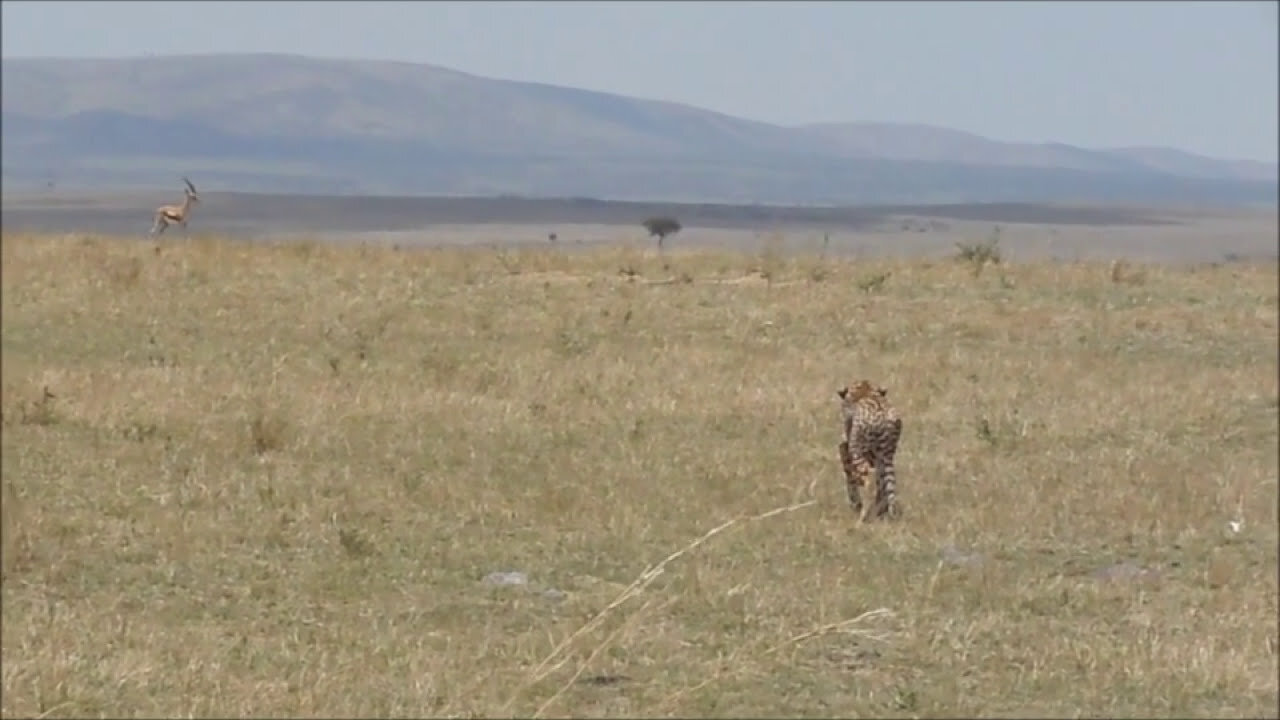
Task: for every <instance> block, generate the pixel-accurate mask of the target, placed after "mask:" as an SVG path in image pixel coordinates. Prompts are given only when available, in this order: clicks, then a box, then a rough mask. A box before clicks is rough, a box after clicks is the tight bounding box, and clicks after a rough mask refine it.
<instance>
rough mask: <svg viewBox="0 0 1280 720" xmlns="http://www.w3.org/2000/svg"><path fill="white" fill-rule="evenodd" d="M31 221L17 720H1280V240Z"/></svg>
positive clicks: (7, 422)
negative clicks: (188, 233)
mask: <svg viewBox="0 0 1280 720" xmlns="http://www.w3.org/2000/svg"><path fill="white" fill-rule="evenodd" d="M1152 232H1158V230H1152ZM0 248H2V252H3V255H2V258H0V259H2V261H3V276H2V282H0V291H2V302H3V307H2V310H3V315H2V319H3V335H2V338H3V364H2V370H3V407H2V410H3V448H2V455H0V458H2V460H3V481H4V493H3V511H4V512H3V518H4V525H3V530H4V546H3V565H4V567H3V569H4V578H3V638H2V644H3V645H2V650H3V664H2V671H3V700H2V709H3V714H4V716H5V717H33V716H42V717H70V716H111V717H144V716H147V717H156V716H170V717H178V716H202V717H231V716H255V717H278V716H325V717H388V716H400V717H405V716H416V717H423V716H466V717H492V716H523V717H540V716H579V717H580V716H596V717H601V716H614V717H618V716H632V717H635V716H683V717H773V716H793V717H833V716H841V717H921V716H970V717H972V716H1015V715H1016V716H1021V717H1029V716H1035V717H1051V716H1052V717H1079V716H1105V717H1126V716H1146V717H1151V716H1178V717H1193V716H1195V717H1228V716H1233V717H1245V716H1251V717H1276V715H1277V712H1278V709H1277V644H1278V639H1277V612H1278V609H1277V574H1276V573H1277V570H1276V568H1277V542H1278V538H1277V474H1278V467H1277V457H1278V455H1280V447H1278V443H1277V434H1278V430H1277V412H1278V409H1277V391H1278V389H1277V381H1278V375H1280V367H1278V365H1277V317H1278V314H1280V307H1278V300H1277V283H1278V282H1280V278H1278V276H1277V264H1276V262H1275V261H1274V260H1271V261H1266V262H1219V263H1200V264H1182V265H1157V264H1138V263H1124V262H1088V261H1048V260H1044V261H1030V262H1008V261H1005V262H1000V257H999V249H998V247H995V246H991V245H983V244H981V243H978V242H977V241H975V243H974V244H972V245H968V246H965V247H960V248H957V249H956V252H955V256H954V257H933V258H928V259H922V258H907V257H898V258H872V259H858V258H851V257H847V256H844V257H824V256H822V255H820V254H818V253H780V252H773V251H770V250H769V248H768V247H765V248H764V249H763V250H761V251H759V252H756V251H752V252H732V251H729V250H722V249H719V250H718V249H698V250H689V249H685V250H680V249H678V248H677V249H669V250H667V251H666V252H665V253H663V254H659V253H658V252H656V251H655V250H653V249H652V248H641V247H639V246H621V247H591V248H585V249H580V250H576V251H574V252H565V251H562V250H561V249H558V248H556V247H553V246H550V245H548V246H545V247H523V248H517V249H502V248H484V247H448V248H426V249H413V250H405V249H397V248H393V247H368V246H364V247H361V246H354V245H339V244H326V243H320V242H308V241H305V240H298V241H290V242H287V243H278V244H274V245H264V244H253V243H249V242H243V241H238V240H235V239H233V238H227V237H217V236H202V235H199V234H198V233H197V234H195V235H193V237H192V238H191V239H189V240H186V239H182V238H181V237H180V236H178V237H173V238H169V237H166V238H165V239H164V240H163V241H162V242H160V243H158V244H157V243H154V242H147V241H142V240H139V239H138V238H136V237H135V238H119V237H107V236H87V235H74V234H73V235H39V234H23V233H15V232H6V233H4V235H3V237H2V238H0ZM861 378H867V379H869V380H871V381H872V382H875V383H878V384H880V385H883V386H885V387H886V388H888V391H889V395H888V397H889V398H890V399H891V400H892V401H893V402H894V403H895V404H896V405H897V407H898V408H899V409H900V412H901V413H902V415H903V417H904V424H905V429H904V434H903V438H902V443H901V446H900V449H899V454H898V476H899V482H900V491H901V498H902V502H903V510H904V513H903V516H902V518H901V519H900V520H898V521H890V522H876V521H872V522H868V523H859V522H857V521H856V519H855V517H854V516H853V514H852V512H851V510H850V509H849V507H848V505H847V503H846V501H845V499H844V491H843V487H842V484H843V478H842V474H841V473H840V470H839V465H838V461H837V451H836V445H837V443H838V441H839V429H840V428H839V410H838V401H837V398H836V395H835V393H836V390H837V389H838V388H839V387H841V386H842V385H844V384H846V383H850V382H852V381H853V380H856V379H861Z"/></svg>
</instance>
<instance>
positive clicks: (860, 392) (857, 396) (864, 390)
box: [836, 380, 889, 402]
mask: <svg viewBox="0 0 1280 720" xmlns="http://www.w3.org/2000/svg"><path fill="white" fill-rule="evenodd" d="M888 394H889V391H888V390H887V389H885V388H883V387H878V386H875V385H872V384H871V383H869V382H867V381H866V380H859V381H858V382H856V383H854V384H853V385H846V386H845V387H842V388H840V389H839V390H837V391H836V395H838V396H840V399H841V400H844V401H846V402H857V401H858V400H861V399H862V398H866V397H871V396H873V395H879V396H880V397H885V396H886V395H888Z"/></svg>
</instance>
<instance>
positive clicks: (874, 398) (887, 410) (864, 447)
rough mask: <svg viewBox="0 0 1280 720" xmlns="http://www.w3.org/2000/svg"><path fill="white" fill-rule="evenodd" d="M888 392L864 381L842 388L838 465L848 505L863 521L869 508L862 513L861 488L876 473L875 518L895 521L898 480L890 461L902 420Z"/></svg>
mask: <svg viewBox="0 0 1280 720" xmlns="http://www.w3.org/2000/svg"><path fill="white" fill-rule="evenodd" d="M888 394H889V391H888V390H886V389H884V388H882V387H877V386H874V385H872V384H871V383H869V382H867V381H866V380H860V381H858V382H857V383H855V384H853V385H851V386H846V387H844V388H841V389H840V390H838V391H837V392H836V395H838V396H839V397H840V400H841V403H840V404H841V414H842V415H843V417H844V436H843V439H842V440H841V442H840V464H841V466H842V467H843V468H844V476H845V489H846V490H847V491H848V493H849V504H850V505H852V506H853V510H854V512H856V513H858V514H859V516H860V517H861V519H862V520H864V521H865V520H867V518H868V516H869V514H870V511H871V508H868V509H867V510H865V511H864V510H863V506H862V492H861V490H862V486H863V485H866V483H867V478H869V477H870V476H871V471H872V469H873V468H874V469H875V471H876V476H877V477H876V498H875V506H874V510H875V514H876V517H877V518H883V517H886V516H887V517H889V518H897V517H899V516H900V514H901V508H900V507H899V505H898V479H897V472H896V470H895V469H894V465H893V459H894V455H895V454H896V453H897V451H898V439H899V438H900V437H901V436H902V418H900V417H899V416H898V411H897V410H895V409H894V407H893V405H892V404H891V403H890V402H889V400H888Z"/></svg>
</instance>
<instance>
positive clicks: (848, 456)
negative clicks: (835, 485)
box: [840, 441, 865, 517]
mask: <svg viewBox="0 0 1280 720" xmlns="http://www.w3.org/2000/svg"><path fill="white" fill-rule="evenodd" d="M840 466H841V467H842V468H843V469H844V487H845V492H846V493H847V494H848V495H849V505H850V506H852V507H853V511H854V512H855V513H858V515H859V516H861V517H865V513H864V512H863V507H862V491H861V488H860V483H859V482H858V481H859V479H860V478H859V476H858V469H857V465H856V464H855V463H854V461H853V453H851V452H849V443H848V441H844V442H841V443H840Z"/></svg>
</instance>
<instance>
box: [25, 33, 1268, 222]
mask: <svg viewBox="0 0 1280 720" xmlns="http://www.w3.org/2000/svg"><path fill="white" fill-rule="evenodd" d="M2 72H3V78H2V79H3V86H2V87H3V108H2V110H3V116H2V118H0V123H2V124H0V131H2V132H3V142H4V150H5V152H4V178H5V181H6V184H10V183H12V184H17V185H22V184H27V185H33V184H42V183H44V182H59V183H66V184H79V185H88V184H114V185H122V186H128V185H157V184H162V185H172V184H173V180H174V177H175V175H179V174H190V175H193V176H199V178H200V182H202V187H209V188H217V187H223V188H226V189H237V190H269V191H273V192H320V193H325V192H339V193H365V194H378V193H386V192H394V193H401V194H402V193H406V192H408V193H414V194H446V193H452V194H521V195H531V196H588V197H603V198H615V199H634V200H648V199H668V200H677V199H685V200H691V201H708V200H710V201H739V202H761V203H810V204H858V203H863V204H866V203H886V202H888V203H892V202H909V203H919V202H1044V201H1061V202H1090V201H1095V202H1096V201H1108V202H1130V201H1131V202H1198V203H1204V202H1210V203H1213V202H1220V203H1227V204H1241V203H1246V204H1259V203H1261V204H1267V203H1274V202H1275V195H1276V183H1277V175H1278V174H1280V173H1278V172H1277V166H1276V165H1275V164H1268V163H1253V162H1246V161H1233V160H1220V159H1215V158H1208V157H1203V156H1199V155H1194V154H1191V153H1186V152H1183V151H1180V150H1176V149H1171V148H1118V149H1111V150H1096V149H1093V150H1091V149H1085V148H1078V147H1072V146H1069V145H1063V144H1055V143H1044V144H1029V143H1005V142H999V141H995V140H990V139H987V138H983V137H980V136H977V135H973V134H970V133H965V132H960V131H957V130H949V129H945V128H937V127H931V126H923V125H906V124H889V123H841V124H815V125H807V126H801V127H784V126H779V125H772V124H769V123H764V122H757V121H752V120H746V119H742V118H736V117H732V116H729V115H725V114H722V113H717V112H712V111H709V110H703V109H699V108H695V107H690V106H687V105H682V104H678V103H671V102H664V101H655V100H641V99H636V98H629V97H624V96H620V95H614V94H609V93H600V92H593V91H587V90H580V89H575V88H566V87H559V86H553V85H545V84H539V83H526V82H516V81H509V80H496V79H490V78H483V77H479V76H475V75H470V74H467V73H463V72H459V71H456V70H449V69H446V68H440V67H435V66H430V65H416V64H410V63H397V62H375V61H356V60H332V59H318V58H306V57H298V56H290V55H199V56H196V55H193V56H179V57H163V58H129V59H107V60H80V59H6V60H4V62H3V66H2Z"/></svg>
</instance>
